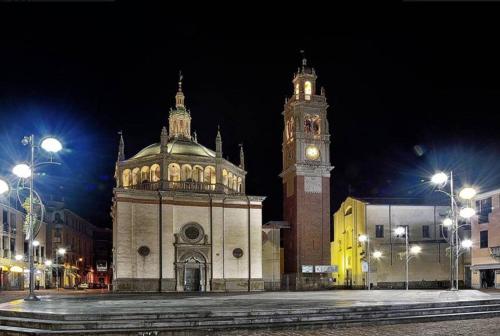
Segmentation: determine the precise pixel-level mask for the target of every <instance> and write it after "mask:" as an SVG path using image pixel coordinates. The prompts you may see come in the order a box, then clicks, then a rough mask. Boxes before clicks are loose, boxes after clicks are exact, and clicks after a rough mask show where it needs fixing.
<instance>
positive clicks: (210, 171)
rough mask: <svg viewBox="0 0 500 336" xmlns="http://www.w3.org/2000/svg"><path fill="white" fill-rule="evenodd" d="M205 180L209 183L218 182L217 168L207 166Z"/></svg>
mask: <svg viewBox="0 0 500 336" xmlns="http://www.w3.org/2000/svg"><path fill="white" fill-rule="evenodd" d="M204 181H205V183H209V184H215V183H216V176H215V168H214V167H213V166H206V167H205V176H204Z"/></svg>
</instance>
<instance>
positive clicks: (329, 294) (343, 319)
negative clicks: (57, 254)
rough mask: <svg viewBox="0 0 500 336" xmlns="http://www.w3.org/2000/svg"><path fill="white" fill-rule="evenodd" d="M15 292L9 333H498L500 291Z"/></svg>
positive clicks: (2, 324)
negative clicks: (31, 296) (31, 295)
mask: <svg viewBox="0 0 500 336" xmlns="http://www.w3.org/2000/svg"><path fill="white" fill-rule="evenodd" d="M4 293H5V292H4ZM4 293H2V294H4ZM12 294H14V295H17V297H16V298H15V299H14V300H12V301H9V302H4V303H1V304H0V331H1V330H5V331H10V332H11V333H9V335H18V334H20V333H19V332H21V334H24V332H26V333H30V334H38V335H42V334H43V335H46V333H40V331H43V330H46V331H48V333H47V335H49V334H51V333H53V332H55V331H57V332H58V333H63V334H65V335H66V334H70V335H83V334H85V335H87V333H89V332H90V333H95V332H97V331H99V333H104V334H106V335H134V336H141V335H142V336H146V335H169V336H171V335H183V336H187V335H196V336H199V335H229V336H235V335H253V336H257V335H262V336H267V335H269V336H279V335H296V336H298V335H300V336H302V335H313V336H314V335H317V336H322V335H325V336H327V335H340V334H342V335H353V336H354V335H356V336H363V335H375V336H377V335H379V336H382V335H391V336H392V335H424V336H427V335H440V336H442V335H470V334H472V333H478V332H480V334H481V335H500V333H499V332H497V326H498V322H500V317H499V316H500V291H477V290H461V291H447V290H409V291H405V290H372V291H366V290H332V291H311V292H262V293H255V292H253V293H163V294H159V293H149V294H144V293H143V294H138V293H136V294H115V293H106V292H96V291H67V292H65V291H58V292H53V291H40V292H39V296H40V298H41V301H38V302H33V301H24V300H23V297H24V296H25V294H26V293H24V292H18V293H12ZM448 320H450V321H448ZM417 322H421V323H417ZM18 327H19V328H21V329H16V328H18ZM276 327H279V329H273V328H276ZM2 328H4V329H2ZM260 328H262V329H260ZM443 328H444V329H443ZM90 329H92V330H93V331H90ZM443 330H447V331H446V333H443ZM14 331H16V332H17V333H16V332H14ZM120 331H121V332H122V333H117V332H120ZM143 331H144V332H143ZM12 332H14V333H12ZM74 332H76V333H74Z"/></svg>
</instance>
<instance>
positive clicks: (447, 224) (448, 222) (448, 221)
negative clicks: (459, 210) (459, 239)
mask: <svg viewBox="0 0 500 336" xmlns="http://www.w3.org/2000/svg"><path fill="white" fill-rule="evenodd" d="M452 224H453V221H452V220H451V218H449V217H448V218H445V219H444V220H443V226H451V225H452Z"/></svg>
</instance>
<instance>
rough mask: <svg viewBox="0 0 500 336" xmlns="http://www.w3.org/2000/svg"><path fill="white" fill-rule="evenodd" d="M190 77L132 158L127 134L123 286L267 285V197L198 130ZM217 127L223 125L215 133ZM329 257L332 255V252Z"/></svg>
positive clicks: (120, 248)
mask: <svg viewBox="0 0 500 336" xmlns="http://www.w3.org/2000/svg"><path fill="white" fill-rule="evenodd" d="M184 100H185V96H184V93H183V91H182V76H181V77H180V79H179V89H178V92H177V94H176V96H175V109H171V110H170V115H169V120H168V123H169V128H168V131H167V129H166V128H165V127H163V129H162V130H161V134H160V141H159V142H158V143H154V144H152V145H149V146H147V147H145V148H144V149H142V150H141V151H139V152H138V153H137V154H135V155H134V156H132V157H130V158H127V159H126V158H125V150H124V141H123V136H121V137H120V145H119V151H118V160H117V162H116V172H115V178H116V188H115V189H114V197H113V206H112V217H113V261H114V270H113V272H114V274H113V277H114V280H113V284H114V287H113V288H114V290H115V291H159V292H166V291H259V290H263V288H264V281H263V275H262V202H263V201H264V198H265V197H260V196H250V195H247V194H246V193H245V175H246V173H247V172H246V171H245V162H244V153H243V148H241V149H240V162H239V164H234V163H232V162H229V161H228V160H226V159H224V158H223V156H222V138H221V134H220V130H218V131H217V136H216V138H215V151H214V150H211V149H209V148H207V147H205V146H203V145H202V144H200V143H198V141H197V138H196V133H194V134H192V133H191V121H192V119H191V112H190V111H189V110H188V109H187V108H186V106H185V104H184ZM214 133H215V132H214ZM328 258H329V257H328Z"/></svg>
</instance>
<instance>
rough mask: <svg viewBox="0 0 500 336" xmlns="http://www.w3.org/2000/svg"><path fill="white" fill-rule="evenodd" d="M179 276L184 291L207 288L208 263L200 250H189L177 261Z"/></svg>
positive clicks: (204, 289)
mask: <svg viewBox="0 0 500 336" xmlns="http://www.w3.org/2000/svg"><path fill="white" fill-rule="evenodd" d="M177 276H178V279H179V280H180V283H181V284H182V290H183V291H184V292H204V291H206V290H207V263H206V259H205V257H204V256H203V255H202V254H201V253H199V252H195V251H192V252H188V253H186V254H185V255H183V256H182V257H181V258H180V262H178V263H177Z"/></svg>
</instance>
